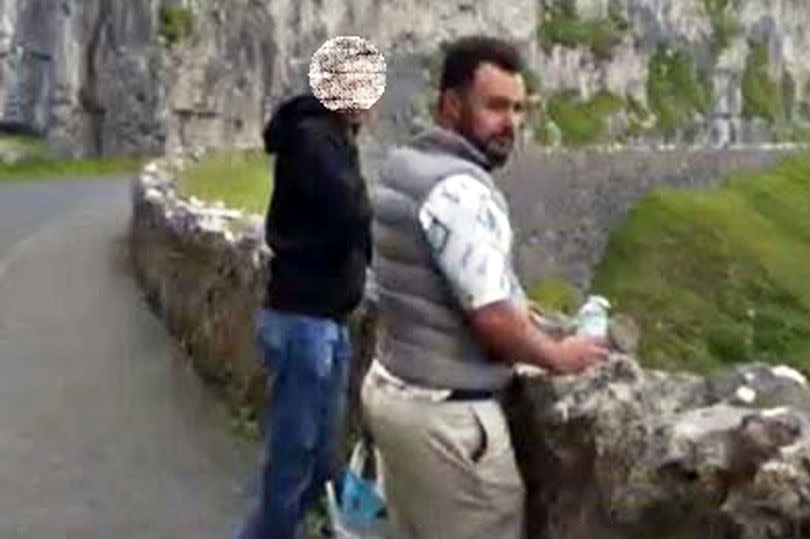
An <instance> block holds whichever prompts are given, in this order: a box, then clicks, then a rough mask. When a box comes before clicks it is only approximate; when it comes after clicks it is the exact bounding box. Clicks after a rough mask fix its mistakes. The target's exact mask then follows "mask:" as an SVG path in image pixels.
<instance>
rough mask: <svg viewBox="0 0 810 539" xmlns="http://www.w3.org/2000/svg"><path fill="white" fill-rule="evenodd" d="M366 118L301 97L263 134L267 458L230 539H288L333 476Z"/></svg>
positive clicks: (356, 268) (354, 286) (362, 230)
mask: <svg viewBox="0 0 810 539" xmlns="http://www.w3.org/2000/svg"><path fill="white" fill-rule="evenodd" d="M367 117H368V111H363V110H355V111H349V112H336V111H332V110H329V109H327V108H326V107H325V106H324V105H323V104H322V103H321V102H320V101H319V100H318V99H317V98H315V97H314V96H312V95H309V94H305V95H300V96H298V97H295V98H293V99H291V100H289V101H287V102H285V103H284V104H282V106H281V107H279V108H278V109H277V110H276V112H275V114H274V115H273V117H272V119H271V121H270V123H269V124H268V126H267V128H266V129H265V131H264V143H265V149H266V151H267V152H268V153H269V154H273V155H275V165H274V167H275V170H274V178H275V180H274V192H273V196H272V201H271V205H270V209H269V212H268V214H267V221H266V239H267V244H268V245H269V247H270V249H271V250H272V252H273V256H272V259H271V262H270V274H271V277H270V280H269V283H268V287H267V294H266V298H265V304H264V307H263V309H261V310H260V312H259V313H258V316H257V320H256V334H257V339H258V342H259V345H260V348H261V350H262V358H263V360H264V362H265V366H266V367H267V368H268V369H270V372H271V373H272V376H271V378H270V385H271V387H270V391H269V394H270V398H271V402H270V403H269V405H270V411H269V416H268V418H267V419H268V423H267V424H268V428H269V432H268V439H267V447H266V452H267V455H266V456H267V461H266V463H265V464H264V467H263V470H262V477H261V483H262V486H261V496H260V506H259V508H258V510H257V511H256V512H255V513H254V514H253V515H252V516H251V518H250V519H249V520H248V522H247V523H246V525H245V527H244V528H243V529H242V530H241V531H240V532H238V534H237V537H238V538H239V539H265V538H273V539H288V538H292V537H294V536H295V533H296V529H297V528H299V526H300V524H301V522H302V520H303V517H304V515H305V513H306V511H307V509H309V508H310V507H312V505H313V504H314V502H315V501H317V499H318V498H319V497H320V496H321V495H322V493H323V488H324V483H325V481H326V480H327V479H328V478H329V477H330V475H331V468H332V464H333V461H334V456H335V452H336V446H337V442H338V440H339V425H340V423H341V420H342V416H343V413H344V409H345V398H346V389H347V383H348V369H349V361H350V357H351V349H350V343H349V334H348V329H347V327H346V319H347V317H348V315H349V314H350V313H351V311H352V310H353V309H354V308H355V307H356V306H357V305H358V303H359V302H360V300H361V298H362V296H363V290H364V288H365V277H366V268H367V266H368V265H369V262H370V259H371V241H370V221H371V206H370V203H369V199H368V194H367V191H366V186H365V182H364V181H363V177H362V175H361V173H360V167H359V161H358V155H357V147H356V142H355V137H356V136H357V132H358V130H359V128H360V126H361V124H362V123H363V121H364V120H365V119H366V118H367Z"/></svg>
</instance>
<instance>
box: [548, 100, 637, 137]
mask: <svg viewBox="0 0 810 539" xmlns="http://www.w3.org/2000/svg"><path fill="white" fill-rule="evenodd" d="M624 106H625V102H624V100H623V99H621V98H620V97H618V96H616V95H613V94H610V93H607V92H603V93H600V94H597V95H596V96H594V97H593V98H592V99H591V100H589V101H582V100H580V99H578V98H576V97H573V96H571V95H566V94H561V95H557V96H553V97H552V98H551V99H549V102H548V107H547V109H548V116H549V117H550V118H551V119H552V120H553V121H554V123H555V124H556V125H557V126H558V127H559V128H560V131H561V132H562V140H563V144H565V145H570V146H584V145H586V144H593V143H596V142H599V141H601V140H603V138H604V136H605V118H606V117H607V116H608V115H610V114H612V113H615V112H618V111H620V110H622V108H624Z"/></svg>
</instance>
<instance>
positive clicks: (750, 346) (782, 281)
mask: <svg viewBox="0 0 810 539" xmlns="http://www.w3.org/2000/svg"><path fill="white" fill-rule="evenodd" d="M807 267H810V158H808V157H802V158H793V159H790V160H788V161H786V162H784V163H783V164H782V165H780V166H779V167H777V168H775V169H772V170H769V171H766V172H759V173H749V174H743V175H739V176H735V177H732V178H729V179H728V181H727V182H726V183H725V184H724V185H723V186H722V187H719V188H716V189H711V190H702V191H680V190H668V189H664V190H658V191H655V192H652V193H651V194H649V195H648V196H646V197H645V198H644V199H642V200H641V201H640V202H639V204H638V205H637V206H636V207H635V208H634V209H633V210H632V211H631V212H630V214H629V217H628V219H627V221H626V222H625V224H624V225H623V226H622V227H621V228H620V229H619V230H618V231H617V232H616V233H615V234H614V235H613V236H612V238H611V240H610V243H609V245H608V248H607V251H606V254H605V257H604V259H603V260H602V262H601V264H600V265H599V267H598V268H597V270H596V273H595V278H594V280H593V290H595V291H598V292H599V293H603V294H605V295H607V296H608V297H610V298H611V299H612V300H613V302H614V304H615V306H616V308H617V309H618V310H619V311H622V312H626V313H628V314H630V315H632V316H633V317H635V318H636V319H637V320H638V321H639V323H640V325H641V326H642V328H643V340H642V348H641V354H640V356H641V359H642V361H643V362H645V363H646V364H648V365H651V366H655V367H661V368H670V369H693V370H697V371H706V370H710V369H712V368H714V367H717V366H720V365H723V364H727V363H736V362H741V361H750V360H763V361H768V362H779V363H782V362H785V363H788V364H791V365H793V366H796V367H798V368H799V369H801V370H803V371H804V372H808V371H810V280H808V279H807V276H806V275H805V274H804V273H805V268H807Z"/></svg>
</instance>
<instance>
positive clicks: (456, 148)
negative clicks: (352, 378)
mask: <svg viewBox="0 0 810 539" xmlns="http://www.w3.org/2000/svg"><path fill="white" fill-rule="evenodd" d="M487 167H488V161H487V159H486V157H485V156H484V155H483V154H482V153H481V152H480V151H479V150H478V149H477V148H476V147H475V146H473V145H472V144H470V143H469V142H467V141H466V139H464V138H463V137H461V136H460V135H458V134H456V133H454V132H452V131H448V130H445V129H442V128H439V127H432V128H430V129H428V130H426V131H424V132H423V133H421V134H420V135H418V136H416V137H415V138H414V139H413V140H412V141H411V142H410V143H409V144H408V145H406V146H404V147H400V148H396V149H394V150H392V151H391V153H390V154H389V156H388V158H387V159H386V162H385V164H384V165H383V167H382V170H381V172H380V178H379V182H378V184H377V185H376V186H375V188H374V189H373V190H372V204H373V207H374V221H373V227H372V233H373V239H374V263H373V267H374V274H375V277H376V279H377V283H378V286H379V306H380V318H381V320H380V333H379V341H378V342H379V349H378V357H379V360H380V361H381V362H382V364H383V365H384V366H385V367H386V369H388V370H389V371H390V372H391V373H392V374H394V375H395V376H398V377H400V378H402V379H403V380H406V381H408V382H411V383H414V384H418V385H422V386H426V387H435V388H447V389H474V390H497V389H501V388H502V387H503V386H504V385H505V384H506V383H507V382H508V380H509V378H510V376H511V372H512V371H511V369H510V368H509V366H507V365H504V364H498V363H495V362H493V361H490V360H488V359H487V358H486V356H485V354H484V351H483V349H482V348H481V346H480V345H479V344H478V342H477V340H476V337H475V336H474V335H473V333H472V331H471V329H470V328H469V326H468V325H467V322H466V321H465V317H464V313H463V311H462V310H461V307H460V305H459V303H458V301H457V300H456V299H455V297H454V295H453V293H452V291H451V290H450V288H449V284H448V283H447V281H446V280H445V277H444V276H443V275H442V273H441V270H440V269H439V268H438V266H437V265H436V264H435V262H434V261H433V258H432V254H431V250H430V246H429V245H428V243H427V240H426V238H425V237H424V233H423V232H422V229H421V227H420V225H419V221H418V212H419V208H420V206H421V205H422V203H423V202H424V200H425V199H426V198H427V196H428V195H429V194H430V192H431V190H432V189H433V187H434V186H435V185H436V184H438V183H439V182H440V181H441V180H442V179H443V178H445V177H447V176H448V175H450V174H454V173H466V174H469V175H471V176H473V177H474V178H476V179H477V180H478V181H480V182H482V183H483V184H485V185H486V186H487V187H488V188H490V189H491V190H492V191H493V192H494V193H495V194H496V198H497V199H498V200H499V201H500V203H501V204H502V205H503V206H504V210H506V202H505V200H504V199H503V196H502V195H501V193H500V191H498V189H497V188H496V187H495V185H494V184H493V182H492V179H491V177H490V175H489V173H488V171H487Z"/></svg>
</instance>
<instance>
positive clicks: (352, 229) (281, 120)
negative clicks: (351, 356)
mask: <svg viewBox="0 0 810 539" xmlns="http://www.w3.org/2000/svg"><path fill="white" fill-rule="evenodd" d="M355 134H356V132H355V131H353V130H352V129H351V128H350V127H349V124H348V123H346V122H345V121H343V120H342V119H341V118H340V117H339V116H338V115H337V114H336V113H334V112H332V111H330V110H329V109H327V108H326V107H324V106H323V105H322V104H321V103H320V102H319V101H318V100H317V99H316V98H315V97H314V96H312V95H308V94H305V95H301V96H298V97H295V98H293V99H291V100H290V101H287V102H286V103H284V104H282V105H281V107H279V108H278V109H277V111H276V112H275V113H274V114H273V117H272V119H271V120H270V122H269V123H268V125H267V127H266V128H265V130H264V145H265V150H266V151H267V153H270V154H275V156H276V159H275V165H274V188H273V195H272V200H271V204H270V209H269V212H268V214H267V219H266V238H267V244H268V246H269V247H270V248H271V249H272V250H273V253H274V254H273V257H272V259H271V261H270V273H271V275H270V282H269V284H268V287H267V297H266V300H265V305H266V306H267V307H270V308H272V309H277V310H280V311H286V312H292V313H298V314H304V315H309V316H318V317H328V318H334V319H337V320H341V321H343V320H345V318H346V316H347V315H348V314H349V313H350V312H351V311H352V310H353V309H354V308H355V307H356V306H357V305H358V304H359V302H360V300H361V299H362V297H363V289H364V287H365V279H366V267H367V266H368V264H369V262H370V260H371V233H370V226H371V204H370V203H369V198H368V192H367V189H366V184H365V182H364V181H363V177H362V175H361V172H360V164H359V159H358V156H357V146H356V143H355Z"/></svg>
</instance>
